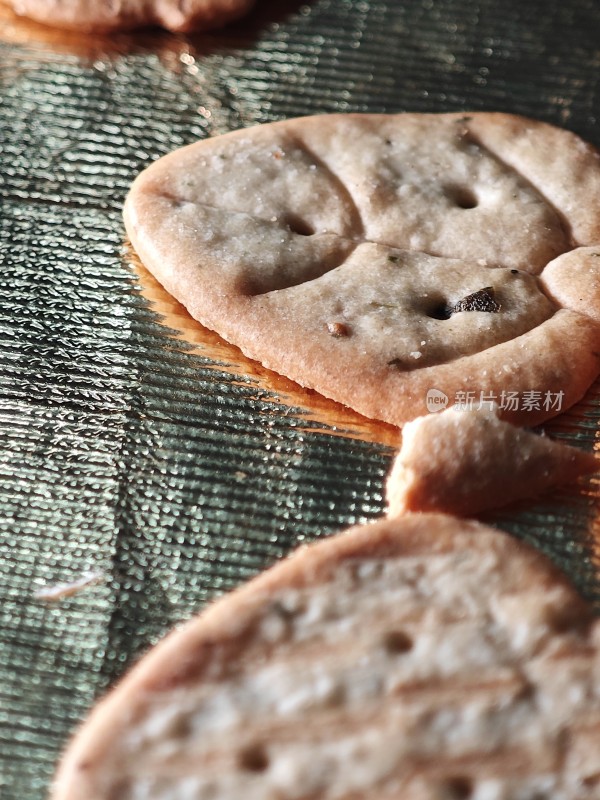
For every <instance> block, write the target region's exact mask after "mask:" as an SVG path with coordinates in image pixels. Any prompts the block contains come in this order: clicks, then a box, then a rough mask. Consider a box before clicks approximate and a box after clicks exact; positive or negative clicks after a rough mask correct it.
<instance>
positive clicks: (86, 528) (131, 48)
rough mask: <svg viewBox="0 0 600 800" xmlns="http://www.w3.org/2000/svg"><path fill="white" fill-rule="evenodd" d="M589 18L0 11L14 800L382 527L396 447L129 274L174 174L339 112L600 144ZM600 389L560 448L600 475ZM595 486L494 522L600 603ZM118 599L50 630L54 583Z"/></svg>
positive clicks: (1, 789)
mask: <svg viewBox="0 0 600 800" xmlns="http://www.w3.org/2000/svg"><path fill="white" fill-rule="evenodd" d="M599 32H600V12H599V11H598V10H597V4H596V2H595V0H572V1H571V2H570V3H568V4H566V3H562V2H559V0H548V2H543V3H542V2H541V1H540V0H534V1H533V2H530V3H527V4H525V3H523V2H522V0H505V2H503V3H501V4H498V3H496V2H492V0H481V1H480V2H474V3H473V2H467V0H422V1H418V2H416V1H415V0H407V2H402V3H400V2H397V0H371V2H368V1H367V0H335V1H334V0H314V2H311V3H306V4H300V3H295V2H285V1H284V0H279V2H276V1H275V0H272V1H271V2H270V1H269V0H262V2H261V0H258V5H257V9H256V11H255V12H254V13H253V14H252V15H250V17H249V18H247V19H246V20H242V21H240V22H239V23H237V24H236V25H235V26H232V27H230V28H228V29H226V30H223V31H217V32H214V33H212V34H210V35H205V36H195V37H184V36H173V35H169V34H166V33H161V32H143V33H139V34H135V35H132V34H123V35H116V36H113V37H111V38H92V37H87V38H86V37H80V36H76V35H73V34H63V33H60V32H56V31H52V30H51V29H49V28H44V27H43V26H41V25H35V24H33V23H27V22H24V21H19V20H18V19H17V18H16V17H14V15H12V13H11V12H10V11H9V10H8V9H7V8H5V7H3V6H1V5H0V203H1V210H0V266H1V269H0V798H1V800H42V798H44V797H45V796H46V793H47V790H48V785H49V782H50V778H51V775H52V772H53V770H54V766H55V764H56V760H57V757H58V754H59V752H60V749H61V748H62V747H63V745H64V742H65V740H66V738H67V737H68V736H69V734H70V733H71V732H72V730H73V728H74V726H75V725H76V724H77V722H78V721H79V720H80V719H81V718H82V717H83V716H84V715H85V714H86V712H87V711H88V709H89V708H90V707H91V705H92V704H93V702H94V699H95V698H96V697H98V695H99V694H101V693H102V692H104V691H105V690H106V689H107V687H108V686H109V685H110V684H111V683H112V682H113V681H114V680H115V679H116V678H117V677H118V676H119V675H121V674H122V673H123V671H124V669H125V668H126V667H127V666H128V665H129V664H130V663H131V661H132V660H133V659H134V658H135V657H137V656H138V655H139V654H140V653H141V652H142V651H144V650H145V649H147V648H148V647H149V646H150V644H152V643H154V642H155V641H156V640H157V639H158V638H160V636H161V635H162V634H163V633H164V632H165V631H166V630H167V629H168V628H169V627H171V626H173V625H174V624H176V623H177V622H179V621H181V620H184V619H186V618H188V617H189V616H190V615H191V614H192V613H193V612H194V611H196V610H197V609H199V608H200V607H201V606H202V605H203V604H204V603H205V602H206V601H208V600H209V599H210V598H212V597H214V596H216V595H217V594H219V593H221V592H224V591H226V590H228V589H230V588H231V587H233V586H235V585H237V584H238V583H240V582H241V581H243V580H245V579H247V578H249V577H250V576H251V575H254V574H255V573H257V572H258V571H260V570H261V569H263V568H264V567H265V566H266V565H267V564H270V563H272V562H273V561H274V560H275V559H277V558H280V557H281V556H283V555H284V554H285V553H287V552H289V550H290V549H291V548H292V547H294V546H296V545H297V544H299V543H301V542H304V541H308V540H311V539H314V538H316V537H318V536H325V535H328V534H330V533H331V532H333V531H335V530H337V529H339V528H342V527H344V526H346V525H348V524H350V523H354V522H362V521H366V520H368V519H372V518H373V517H375V516H377V515H378V514H380V513H381V511H382V509H383V496H382V486H383V479H384V476H385V473H386V471H387V469H388V467H389V464H390V460H391V457H392V453H393V446H394V445H395V444H397V442H398V434H397V432H396V431H395V430H394V429H392V428H390V426H385V425H379V424H377V423H373V422H369V421H367V420H364V419H362V418H360V417H359V416H358V415H356V414H353V413H352V412H350V411H348V410H345V409H342V408H341V407H339V406H337V405H336V404H334V403H330V402H329V401H326V400H324V399H323V398H320V397H318V396H317V395H315V394H314V393H310V392H306V391H304V390H302V389H300V388H299V387H297V386H295V385H294V384H291V382H288V381H285V379H283V378H278V377H277V376H274V375H272V374H271V373H268V371H266V370H264V369H262V368H261V367H260V366H259V365H256V364H253V363H252V362H249V361H248V360H247V359H244V357H243V356H242V355H241V354H240V353H239V351H237V350H236V349H235V348H232V347H230V346H229V345H226V344H225V343H223V342H221V341H220V340H219V339H218V337H216V336H215V335H213V334H211V333H210V332H207V331H205V330H203V329H202V328H201V326H199V325H197V324H196V323H194V322H193V321H192V320H191V319H190V318H189V316H188V315H187V314H186V312H185V311H184V310H183V309H182V308H181V307H180V306H178V304H176V303H175V301H173V300H172V299H171V298H169V296H168V295H166V293H165V292H164V291H163V290H162V289H161V287H159V286H158V284H156V282H155V281H153V279H152V278H151V277H150V276H149V275H148V274H147V273H146V272H145V271H144V270H143V268H142V267H140V265H139V264H138V263H137V260H136V259H135V257H134V256H133V255H132V254H131V251H130V249H129V247H128V246H127V243H126V242H125V239H124V230H123V226H122V222H121V214H120V209H121V206H122V203H123V198H124V196H125V193H126V191H127V188H128V186H129V184H130V182H131V181H132V179H133V178H134V177H135V176H136V175H137V174H138V172H139V171H140V170H141V169H143V168H144V167H145V166H147V165H148V164H150V163H151V162H152V161H153V160H155V159H156V158H157V157H159V156H160V155H162V154H164V153H167V152H169V151H170V150H172V149H174V148H175V147H178V146H180V145H183V144H185V143H188V142H191V141H194V140H195V139H198V138H202V137H206V136H210V135H214V134H219V133H222V132H225V131H228V130H232V129H235V128H239V127H241V126H246V125H251V124H254V123H257V122H266V121H270V120H275V119H281V118H285V117H289V116H296V115H301V114H310V113H321V112H332V111H372V112H397V111H405V110H406V111H457V110H469V109H473V110H478V109H489V110H501V111H511V112H517V113H522V114H526V115H530V116H534V117H538V118H540V119H544V120H547V121H549V122H551V123H554V124H559V125H564V126H567V127H569V128H571V129H572V130H574V131H576V132H577V133H579V134H580V135H582V136H584V137H585V138H587V139H589V140H591V141H593V142H595V143H596V144H597V145H600V133H599V130H598V128H597V121H596V120H597V117H598V115H599V114H600V106H599V103H600V98H599V93H598V75H599V74H600V72H599V69H598V67H599V66H600V49H599V45H598V41H600V39H599V36H598V33H599ZM599 419H600V392H599V390H598V387H596V388H594V389H593V390H592V391H591V392H590V393H589V395H588V397H587V398H586V400H585V401H584V402H582V403H581V404H580V405H579V406H578V407H577V408H576V409H574V410H573V411H572V412H571V413H569V414H567V415H565V416H564V417H562V418H561V419H559V420H557V421H556V422H555V423H553V424H552V425H550V426H548V427H549V430H551V431H553V432H554V433H556V434H557V435H558V436H561V437H563V438H564V439H565V440H568V441H571V442H574V443H576V444H578V445H579V446H582V447H585V448H587V449H592V448H593V447H594V446H595V444H596V440H597V438H598V421H599ZM599 492H600V489H599V486H598V479H596V478H592V479H590V480H589V482H588V483H587V484H586V485H585V486H583V487H582V488H580V489H578V488H571V489H565V490H564V491H561V492H559V493H557V494H555V495H554V496H553V497H552V498H551V499H546V500H544V501H543V502H542V501H540V502H539V503H535V504H531V503H530V504H523V505H521V506H519V507H515V508H512V509H509V510H507V511H504V512H502V513H498V514H495V515H491V516H489V517H488V519H489V520H491V521H492V522H496V523H497V524H499V525H500V526H501V527H504V528H506V529H507V530H510V531H511V532H513V533H514V534H516V535H517V536H521V537H524V538H526V539H528V540H529V541H531V542H533V543H534V544H535V545H536V546H538V547H539V548H540V549H541V550H543V551H544V552H546V553H548V554H550V555H551V557H552V558H554V560H555V561H557V562H558V563H559V564H561V565H562V566H563V568H564V569H565V570H566V571H567V572H568V574H569V575H570V576H571V578H572V579H573V580H574V581H575V582H576V584H577V585H578V586H579V587H580V589H581V590H582V591H583V592H584V593H585V594H586V595H587V596H588V597H590V598H591V599H592V600H594V601H595V602H597V603H599V604H600V580H599V577H598V563H599V556H598V541H600V537H599V536H598V535H597V534H600V530H599V523H598V513H597V512H598V495H599ZM90 571H91V572H93V573H96V574H99V575H100V576H101V579H100V582H98V583H96V584H94V585H90V586H88V587H86V588H85V589H82V590H81V591H80V592H79V593H78V594H76V595H74V596H73V597H71V598H68V599H64V600H62V601H61V602H60V603H55V604H50V603H45V602H43V601H42V600H40V599H38V598H36V597H35V592H36V590H38V589H40V588H41V587H42V586H44V585H46V584H56V583H61V582H65V581H70V580H76V579H77V578H79V577H81V576H82V574H84V573H86V572H90Z"/></svg>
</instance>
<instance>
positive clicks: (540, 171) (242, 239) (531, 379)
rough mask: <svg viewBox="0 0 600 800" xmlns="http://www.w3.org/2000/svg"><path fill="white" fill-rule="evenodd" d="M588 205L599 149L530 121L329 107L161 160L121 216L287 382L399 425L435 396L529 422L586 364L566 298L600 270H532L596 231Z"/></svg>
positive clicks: (584, 373)
mask: <svg viewBox="0 0 600 800" xmlns="http://www.w3.org/2000/svg"><path fill="white" fill-rule="evenodd" d="M599 200H600V159H599V156H598V153H597V151H596V150H595V149H594V148H592V147H591V146H590V145H587V144H586V143H584V142H582V141H581V140H580V139H579V138H578V137H576V136H575V135H574V134H572V133H569V132H567V131H564V130H560V129H557V128H554V127H551V126H549V125H546V124H544V123H540V122H534V121H531V120H527V119H523V118H520V117H515V116H511V115H504V114H488V113H477V114H469V115H457V114H448V115H445V114H442V115H425V114H424V115H418V114H401V115H352V114H351V115H329V116H319V117H308V118H301V119H296V120H288V121H284V122H279V123H272V124H268V125H263V126H258V127H255V128H251V129H248V130H242V131H236V132H234V133H230V134H226V135H224V136H220V137H217V138H214V139H210V140H205V141H201V142H198V143H196V144H193V145H190V146H188V147H186V148H182V149H181V150H178V151H176V152H174V153H172V154H170V155H168V156H166V157H165V158H162V159H160V160H159V161H158V162H156V163H155V164H153V165H152V166H151V167H150V168H148V169H147V170H146V171H145V172H143V173H142V174H141V175H140V176H139V177H138V178H137V180H136V181H135V182H134V184H133V186H132V189H131V192H130V194H129V196H128V199H127V202H126V205H125V222H126V226H127V231H128V234H129V236H130V238H131V241H132V243H133V245H134V247H135V249H136V250H137V252H138V254H139V256H140V257H141V259H142V261H143V262H144V264H145V266H146V267H148V269H150V271H151V272H153V274H154V275H155V276H156V277H157V279H158V280H159V281H160V282H161V283H162V284H163V285H164V286H165V288H166V289H167V290H168V291H169V292H171V293H172V294H173V295H174V296H175V297H176V298H177V299H178V300H179V301H180V302H182V303H183V304H184V305H185V306H186V307H187V308H188V310H189V311H190V313H191V315H192V316H193V317H195V318H196V319H197V320H199V321H200V322H201V323H202V324H204V325H205V326H207V327H209V328H211V329H213V330H216V331H217V332H218V333H219V334H221V335H222V336H223V337H224V338H225V339H227V340H228V341H230V342H232V343H234V344H236V345H237V346H238V347H240V348H241V349H242V350H243V352H244V353H245V354H246V355H248V356H250V357H251V358H255V359H257V360H258V361H261V362H262V363H263V364H264V365H265V366H267V367H269V368H271V369H273V370H275V371H277V372H279V373H282V374H284V375H286V376H287V377H290V378H292V379H294V380H295V381H297V382H298V383H300V384H301V385H304V386H308V387H310V388H313V389H317V390H318V391H319V392H321V393H322V394H324V395H326V396H328V397H331V398H333V399H335V400H338V401H339V402H342V403H344V404H346V405H348V406H350V407H352V408H353V409H355V410H357V411H359V412H361V413H363V414H365V415H366V416H369V417H373V418H376V419H382V420H385V421H386V422H391V423H393V424H402V423H404V422H406V421H407V420H409V419H412V418H414V417H416V416H419V415H421V414H423V413H424V412H425V411H426V409H427V398H428V393H429V392H430V391H431V390H433V389H435V390H438V391H440V392H442V393H443V394H445V395H446V396H447V398H448V401H449V402H450V404H451V405H452V404H453V402H454V400H455V399H456V398H457V396H460V395H462V394H463V393H465V392H472V393H474V397H475V399H476V400H477V399H479V398H480V397H485V398H487V399H488V400H489V399H493V400H496V402H498V403H499V405H500V414H501V415H502V416H503V417H505V418H506V419H509V420H511V421H513V422H516V423H519V424H527V425H534V424H537V423H539V422H542V421H543V420H545V419H548V418H549V417H551V416H554V415H556V414H557V413H559V412H560V411H564V410H565V409H566V408H568V407H569V406H571V405H572V404H573V403H575V402H576V401H577V400H579V399H580V398H581V397H582V396H583V394H584V393H585V391H586V390H587V388H588V387H589V386H590V384H591V383H592V382H593V380H594V379H595V377H596V376H597V375H598V372H599V368H600V367H599V364H600V325H599V323H598V318H597V317H598V314H597V311H596V310H595V308H594V303H593V302H590V303H589V304H588V303H586V302H585V301H584V302H582V301H581V297H583V296H584V295H583V294H581V293H579V294H578V290H579V289H580V288H581V289H582V290H583V289H585V288H586V287H588V286H589V284H590V281H591V280H592V279H591V278H590V270H591V271H592V273H591V274H592V275H593V276H595V277H594V278H593V280H594V281H597V280H598V277H597V276H598V271H599V270H600V264H596V261H594V260H593V259H587V261H586V267H585V269H581V270H574V271H573V275H572V281H570V282H571V283H572V284H573V290H572V293H571V294H570V295H569V294H568V293H564V292H554V291H553V290H552V285H554V284H553V280H552V279H549V281H547V282H546V281H545V275H546V273H547V272H550V273H552V268H553V264H554V262H555V261H557V260H558V261H559V262H560V263H562V261H564V260H565V259H566V258H568V257H571V262H569V263H572V261H573V260H575V261H576V260H577V259H578V258H580V256H582V255H583V254H584V252H585V249H586V248H588V247H590V246H592V247H593V246H594V245H595V244H596V242H600V211H599V208H600V205H599ZM577 254H580V255H577ZM561 260H562V261H561ZM567 271H568V270H567ZM563 272H564V269H563ZM554 283H556V281H554ZM473 298H475V302H474V301H473ZM482 298H483V302H482ZM477 301H479V304H478V302H477ZM507 392H510V393H512V394H513V395H516V396H518V397H519V398H520V399H521V403H520V406H521V407H515V406H514V403H513V404H509V403H503V397H504V395H503V393H507ZM526 393H527V395H528V396H529V397H532V396H538V395H539V402H538V403H537V404H531V403H530V404H526V403H523V398H524V395H525V394H526ZM532 393H533V394H532ZM523 406H525V407H523Z"/></svg>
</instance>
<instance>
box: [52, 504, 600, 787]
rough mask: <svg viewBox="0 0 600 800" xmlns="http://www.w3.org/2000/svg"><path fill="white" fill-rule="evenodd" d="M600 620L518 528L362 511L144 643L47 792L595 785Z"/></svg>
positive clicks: (78, 738) (598, 771) (599, 771)
mask: <svg viewBox="0 0 600 800" xmlns="http://www.w3.org/2000/svg"><path fill="white" fill-rule="evenodd" d="M599 624H600V623H598V622H596V621H594V620H593V618H592V615H591V610H590V608H589V607H588V606H587V605H586V603H585V602H584V601H583V600H582V599H581V598H580V597H579V596H578V595H577V593H576V592H575V591H574V590H573V589H572V588H571V587H570V586H569V585H568V583H567V582H566V581H565V579H564V577H563V576H562V575H561V574H560V573H559V572H558V570H557V569H556V568H555V567H553V566H552V565H551V564H550V563H549V562H548V561H547V560H545V559H544V558H543V557H542V556H540V554H539V553H537V552H535V551H534V550H533V549H532V548H530V547H528V546H526V545H525V544H523V543H521V542H518V541H517V540H515V539H513V538H511V537H509V536H508V535H505V534H502V533H499V532H497V531H494V530H492V529H490V528H487V527H484V526H482V525H479V524H477V523H473V522H469V521H465V520H458V519H454V518H452V517H448V516H444V515H435V514H419V515H407V516H405V517H403V518H401V519H396V520H383V521H379V522H377V523H374V524H370V525H366V526H364V527H357V528H353V529H350V530H349V531H348V532H346V533H344V534H341V535H339V536H336V537H332V538H330V539H327V540H325V541H323V542H320V543H318V544H315V545H312V546H309V547H305V548H303V549H301V550H300V551H298V552H297V553H296V554H294V555H293V556H292V557H290V558H289V559H286V560H285V561H283V562H281V563H279V564H278V565H276V566H275V567H273V568H272V569H271V570H269V571H267V572H266V573H264V574H263V575H261V576H260V577H258V578H256V579H255V580H253V581H251V582H250V583H249V584H247V585H245V586H244V587H242V588H241V589H239V590H237V591H236V592H233V593H232V594H230V595H228V596H226V597H225V598H223V599H221V600H219V601H217V602H216V603H214V604H213V605H212V606H211V607H209V608H208V609H207V610H206V611H205V612H204V613H203V614H201V615H200V616H199V617H197V618H196V619H194V620H192V621H191V622H189V623H188V624H187V625H185V626H184V627H183V628H181V629H180V630H178V631H175V632H174V633H172V634H170V635H169V636H168V637H167V638H166V639H165V640H164V641H163V642H162V643H161V644H159V645H158V646H157V647H156V648H154V649H153V650H152V651H151V652H150V653H149V654H148V655H147V656H145V657H144V658H143V659H142V660H141V661H140V662H139V664H138V665H137V666H136V667H135V668H134V669H133V670H132V671H131V672H130V673H129V675H128V676H127V677H126V678H125V679H124V680H123V681H122V682H121V684H120V685H119V686H118V687H117V688H116V689H115V690H113V691H112V692H111V693H110V694H109V695H108V696H107V697H106V698H105V699H104V700H102V701H101V702H100V704H99V705H98V706H97V707H96V708H95V710H94V711H93V712H92V714H91V716H90V718H89V719H88V721H87V722H86V723H85V724H84V726H83V727H82V729H81V730H80V731H79V733H78V735H77V736H76V738H75V739H74V741H73V742H72V744H71V746H70V747H69V749H68V750H67V752H66V754H65V756H64V759H63V762H62V765H61V768H60V770H59V772H58V775H57V777H56V781H55V783H54V792H53V795H52V798H53V800H83V799H84V798H85V800H91V799H92V798H93V800H108V798H111V800H114V799H115V798H119V800H126V798H127V799H129V798H136V800H159V798H160V800H171V799H172V798H180V797H186V798H204V797H207V796H210V797H211V798H213V800H222V798H228V799H229V798H231V799H233V798H239V797H244V798H250V800H253V799H254V798H256V800H258V798H261V799H263V798H270V797H277V798H279V800H288V799H289V800H291V799H292V798H294V799H295V800H299V798H308V797H311V798H323V800H328V799H329V798H352V799H353V800H360V799H361V798H365V800H366V798H392V797H396V798H397V797H399V796H401V797H403V798H404V797H407V798H437V799H438V800H440V799H441V798H447V797H457V796H458V797H501V798H503V800H517V798H523V797H533V796H535V797H536V798H539V800H550V799H551V798H557V797H560V798H561V800H575V799H577V800H588V798H589V799H590V800H591V799H592V798H595V797H597V796H598V790H599V789H600V785H599V776H600V769H599V767H600V763H599V760H598V758H599V756H598V747H597V744H598V741H599V735H600V727H599V724H600V697H599V696H598V692H597V685H598V674H599V673H598V670H599V668H600V660H599V656H598V643H599V641H600V639H599V634H600V628H599ZM459 790H461V791H462V792H463V793H462V794H457V792H459Z"/></svg>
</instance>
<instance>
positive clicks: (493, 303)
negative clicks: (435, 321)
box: [450, 286, 502, 314]
mask: <svg viewBox="0 0 600 800" xmlns="http://www.w3.org/2000/svg"><path fill="white" fill-rule="evenodd" d="M501 308H502V306H501V305H500V303H499V302H498V301H497V300H496V291H495V289H494V287H493V286H486V287H485V289H479V290H478V291H477V292H473V293H472V294H468V295H467V296H466V297H463V299H462V300H459V301H458V303H456V304H455V305H454V306H453V307H452V308H451V309H450V313H451V314H457V313H458V312H459V311H487V312H489V313H492V314H497V313H498V311H500V309H501Z"/></svg>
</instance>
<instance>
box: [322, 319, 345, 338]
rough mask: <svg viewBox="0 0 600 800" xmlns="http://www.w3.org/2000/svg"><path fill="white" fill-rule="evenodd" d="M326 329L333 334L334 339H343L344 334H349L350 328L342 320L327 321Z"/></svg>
mask: <svg viewBox="0 0 600 800" xmlns="http://www.w3.org/2000/svg"><path fill="white" fill-rule="evenodd" d="M327 330H328V331H329V333H330V334H331V335H332V336H335V338H336V339H343V338H344V337H346V336H350V329H349V328H348V326H347V325H346V324H345V323H344V322H328V323H327Z"/></svg>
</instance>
